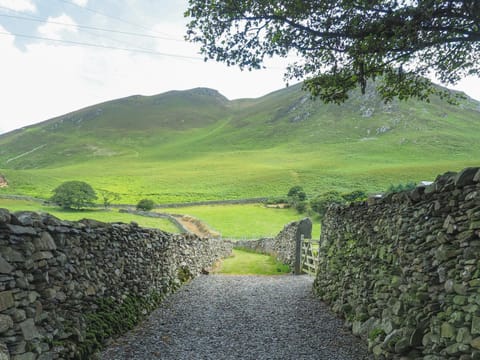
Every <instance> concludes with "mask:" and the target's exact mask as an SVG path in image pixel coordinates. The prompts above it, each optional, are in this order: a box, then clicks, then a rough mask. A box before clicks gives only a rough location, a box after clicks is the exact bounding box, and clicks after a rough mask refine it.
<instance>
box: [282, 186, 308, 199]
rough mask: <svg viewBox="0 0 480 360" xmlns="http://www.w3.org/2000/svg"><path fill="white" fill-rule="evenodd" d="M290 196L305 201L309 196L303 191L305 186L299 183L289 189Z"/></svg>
mask: <svg viewBox="0 0 480 360" xmlns="http://www.w3.org/2000/svg"><path fill="white" fill-rule="evenodd" d="M287 197H288V198H295V199H296V200H298V201H304V200H305V199H306V198H307V194H306V193H305V191H303V188H302V187H301V186H299V185H295V186H293V187H291V188H290V190H288V194H287Z"/></svg>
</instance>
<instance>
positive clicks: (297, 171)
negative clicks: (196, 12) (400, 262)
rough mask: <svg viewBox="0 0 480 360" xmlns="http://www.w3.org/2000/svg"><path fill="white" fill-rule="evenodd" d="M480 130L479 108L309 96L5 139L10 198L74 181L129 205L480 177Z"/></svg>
mask: <svg viewBox="0 0 480 360" xmlns="http://www.w3.org/2000/svg"><path fill="white" fill-rule="evenodd" d="M99 109H100V110H101V112H99ZM368 113H371V116H365V115H367V114H368ZM479 125H480V112H479V111H478V103H475V102H472V101H464V102H463V104H462V105H461V106H460V107H452V106H450V105H446V104H444V103H442V102H440V100H438V99H433V101H432V103H430V104H426V103H416V102H409V103H393V104H390V105H388V106H387V105H384V104H382V103H381V102H379V101H378V100H377V99H376V97H375V96H374V94H367V97H366V98H365V97H360V96H359V95H358V94H353V95H352V99H351V100H350V101H349V102H348V103H346V104H344V105H342V106H341V107H338V106H336V105H324V104H321V103H319V102H312V101H311V100H309V99H308V96H306V95H305V94H304V93H302V92H301V91H299V89H298V87H291V88H288V89H284V90H281V91H278V92H275V93H272V94H269V95H267V96H265V97H263V98H259V99H253V100H238V101H233V102H228V101H227V100H226V99H225V98H223V97H221V96H220V95H218V94H216V93H212V92H209V91H207V90H204V89H203V90H202V89H200V90H199V89H197V90H195V91H190V92H170V93H166V94H162V95H158V96H154V97H131V98H127V99H122V100H118V101H114V102H110V103H106V104H101V105H99V106H96V107H91V108H88V109H85V110H81V111H79V112H76V113H73V114H69V115H66V116H64V117H61V118H60V119H53V120H50V121H49V122H47V124H43V125H42V124H40V125H36V126H32V127H29V128H27V129H25V130H23V131H18V132H16V133H13V134H6V135H3V136H0V173H2V174H4V175H6V176H7V178H8V180H9V182H10V184H11V186H10V187H9V188H6V189H0V193H2V192H3V193H19V194H28V195H33V196H38V197H44V198H46V197H49V196H50V195H51V190H52V189H53V188H54V187H55V186H57V185H58V184H60V183H61V182H63V181H65V180H73V179H75V180H85V181H88V182H89V183H91V184H92V185H93V186H94V188H97V189H98V188H106V189H109V190H111V191H115V192H118V193H121V194H122V199H121V200H120V201H121V202H122V203H136V202H137V201H138V200H139V199H141V198H144V197H148V198H152V199H153V200H155V201H156V202H163V203H165V202H185V201H195V200H213V199H234V198H244V197H257V196H269V195H284V194H285V193H286V192H287V191H288V189H289V188H290V187H291V186H292V185H295V184H301V185H303V186H304V187H305V188H306V190H307V192H308V193H310V194H313V193H315V192H319V191H326V190H330V189H338V190H340V191H351V190H354V189H365V190H367V191H372V192H373V191H379V190H381V189H384V188H385V187H387V186H388V185H389V184H390V183H399V182H406V181H410V180H413V181H420V180H428V179H433V178H434V177H435V176H436V175H437V174H439V173H443V172H445V171H447V170H459V169H461V168H463V167H466V166H474V165H477V166H478V165H479V164H478V161H479V159H480V145H479V142H478V138H479V135H480V126H479ZM381 129H388V130H387V131H386V132H383V133H382V132H380V131H379V130H381ZM42 145H45V146H44V147H42V148H40V149H38V150H36V151H34V152H32V153H30V154H27V155H24V156H22V157H20V158H17V159H15V160H11V161H9V162H8V163H7V161H8V160H9V159H12V158H15V157H16V156H18V155H21V154H24V153H25V152H28V151H31V150H32V149H34V148H36V147H38V146H42ZM2 167H3V168H2Z"/></svg>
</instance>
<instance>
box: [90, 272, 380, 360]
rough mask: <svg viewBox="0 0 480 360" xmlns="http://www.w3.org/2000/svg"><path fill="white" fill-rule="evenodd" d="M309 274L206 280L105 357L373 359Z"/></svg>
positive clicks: (170, 300) (182, 291) (174, 297)
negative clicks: (321, 295)
mask: <svg viewBox="0 0 480 360" xmlns="http://www.w3.org/2000/svg"><path fill="white" fill-rule="evenodd" d="M312 281H313V279H312V278H311V277H308V276H292V275H285V276H222V275H210V276H200V277H198V278H196V279H195V280H193V281H192V282H191V283H189V284H187V285H185V286H183V287H182V288H181V289H180V290H179V291H178V292H176V293H175V294H173V295H171V296H169V297H168V298H167V299H165V301H164V302H163V303H162V304H161V305H160V307H159V308H158V309H157V310H155V311H154V312H153V313H152V314H151V316H150V317H149V318H148V319H147V320H146V321H144V322H143V323H142V324H140V325H139V326H138V327H137V328H136V329H134V330H133V331H131V332H129V333H128V334H126V335H125V336H123V337H121V338H118V339H116V340H114V341H113V342H112V343H111V344H110V345H109V346H108V348H106V349H105V350H104V351H103V352H102V353H101V354H99V358H100V359H104V360H127V359H128V360H146V359H167V360H168V359H175V360H178V359H255V360H263V359H325V360H337V359H338V360H348V359H352V360H361V359H371V357H370V356H369V355H368V353H367V349H366V345H365V343H364V342H363V341H362V340H360V339H358V338H356V337H354V336H353V335H351V333H350V332H349V331H348V329H346V328H345V327H344V326H343V322H342V320H340V319H338V318H336V317H335V315H333V314H332V313H331V311H330V310H329V309H328V308H327V307H326V305H325V304H323V303H322V302H320V301H319V300H318V299H317V298H315V297H314V295H313V294H312V290H311V289H312Z"/></svg>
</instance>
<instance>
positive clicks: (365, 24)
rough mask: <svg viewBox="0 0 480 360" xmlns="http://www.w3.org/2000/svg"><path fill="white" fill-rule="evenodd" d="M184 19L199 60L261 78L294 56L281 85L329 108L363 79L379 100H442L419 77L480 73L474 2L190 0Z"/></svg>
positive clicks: (478, 16) (479, 7)
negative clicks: (290, 84)
mask: <svg viewBox="0 0 480 360" xmlns="http://www.w3.org/2000/svg"><path fill="white" fill-rule="evenodd" d="M185 16H186V17H189V18H190V22H189V24H188V30H187V39H189V40H190V41H192V42H198V43H200V44H201V52H202V54H203V55H204V56H205V60H207V59H215V60H217V61H221V62H225V63H227V64H228V65H239V66H240V68H242V69H244V68H245V69H258V68H261V67H262V66H263V64H264V60H265V58H266V57H269V56H273V55H278V56H281V57H287V56H288V57H290V56H291V57H292V58H296V59H297V61H295V62H293V63H291V64H290V65H289V67H288V69H287V72H286V74H285V78H286V79H287V81H288V80H293V79H304V80H305V82H304V87H305V88H306V89H308V90H310V92H311V94H312V95H313V96H318V97H320V98H321V99H322V100H324V101H326V102H335V103H341V102H343V101H345V100H346V99H347V98H348V91H350V90H352V89H354V88H355V87H357V86H360V89H361V90H362V92H365V89H366V87H367V80H369V79H372V80H376V81H375V86H376V89H377V91H378V93H379V94H380V96H381V97H382V98H383V99H384V100H385V101H390V100H392V99H393V98H394V97H398V98H399V99H408V98H412V97H413V98H418V99H421V100H426V101H428V98H429V96H430V95H431V94H433V93H436V94H438V95H440V96H446V97H447V98H448V97H449V96H450V95H449V92H447V91H446V90H442V89H440V88H438V87H434V86H433V84H432V82H431V81H430V80H429V79H427V78H426V77H425V76H427V75H430V74H432V75H435V76H436V77H437V78H438V79H439V80H440V81H441V82H443V83H445V84H455V83H456V82H458V81H459V80H460V79H462V78H463V77H465V76H467V75H479V74H480V0H463V1H460V0H457V1H455V0H449V1H441V0H339V1H331V0H239V1H237V0H189V7H188V9H187V11H186V13H185ZM450 99H452V98H450Z"/></svg>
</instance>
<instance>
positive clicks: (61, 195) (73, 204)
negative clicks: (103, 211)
mask: <svg viewBox="0 0 480 360" xmlns="http://www.w3.org/2000/svg"><path fill="white" fill-rule="evenodd" d="M96 199H97V195H96V194H95V191H94V190H93V188H92V187H91V186H90V185H89V184H87V183H86V182H84V181H75V180H74V181H66V182H64V183H62V184H61V185H59V186H58V187H57V188H55V189H54V190H53V196H52V197H51V198H50V200H51V201H52V202H53V203H55V204H57V205H59V206H61V207H63V208H65V209H81V208H84V207H88V206H93V205H94V203H93V202H94V201H95V200H96Z"/></svg>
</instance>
